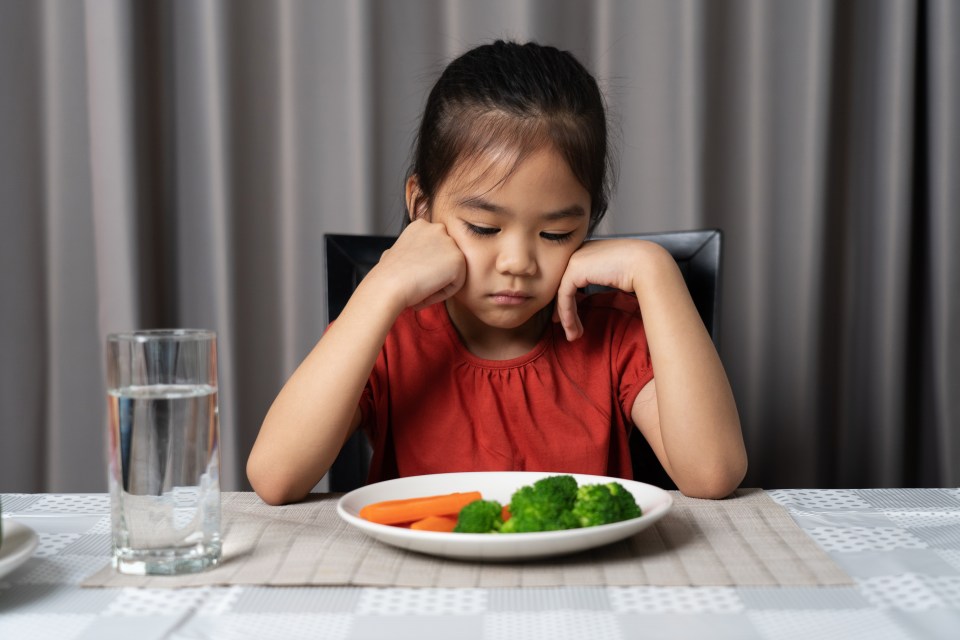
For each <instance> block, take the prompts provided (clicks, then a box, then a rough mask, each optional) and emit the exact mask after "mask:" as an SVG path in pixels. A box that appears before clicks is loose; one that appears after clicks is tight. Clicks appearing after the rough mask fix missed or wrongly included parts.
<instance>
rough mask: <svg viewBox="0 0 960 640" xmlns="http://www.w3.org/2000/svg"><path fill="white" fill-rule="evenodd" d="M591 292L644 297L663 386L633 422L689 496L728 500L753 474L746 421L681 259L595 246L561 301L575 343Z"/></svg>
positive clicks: (652, 248)
mask: <svg viewBox="0 0 960 640" xmlns="http://www.w3.org/2000/svg"><path fill="white" fill-rule="evenodd" d="M587 284H599V285H603V286H608V287H616V288H618V289H621V290H623V291H632V292H634V293H636V296H637V302H638V303H639V304H640V310H641V313H642V314H643V326H644V330H645V332H646V336H647V344H648V347H649V349H650V358H651V360H652V362H653V370H654V375H655V379H654V380H652V381H650V382H649V383H648V384H647V385H646V386H645V387H644V388H643V390H642V391H641V392H640V395H639V396H638V397H637V400H636V402H635V403H634V405H633V410H632V412H631V417H632V419H633V422H634V424H636V425H637V428H638V429H640V431H641V432H642V433H643V435H644V437H645V438H646V439H647V441H648V442H649V443H650V446H651V448H652V449H653V450H654V452H655V453H656V454H657V457H658V458H659V459H660V462H661V464H663V467H664V469H665V470H666V471H667V473H668V474H669V475H670V477H671V478H672V479H673V481H674V482H675V483H676V484H677V488H678V489H680V491H682V492H683V493H684V494H686V495H688V496H693V497H698V498H722V497H724V496H727V495H729V494H730V493H731V492H733V490H734V489H736V488H737V486H738V485H739V484H740V482H741V481H742V480H743V476H744V474H745V473H746V470H747V454H746V449H745V448H744V444H743V434H742V433H741V430H740V418H739V415H738V414H737V406H736V403H735V402H734V399H733V393H732V391H731V389H730V384H729V382H728V381H727V376H726V373H725V372H724V370H723V365H722V364H721V362H720V357H719V355H718V354H717V351H716V349H715V348H714V345H713V341H712V340H711V339H710V335H709V334H708V333H707V330H706V329H705V328H704V326H703V322H702V320H701V319H700V315H699V313H698V312H697V309H696V307H695V306H694V304H693V300H692V299H691V298H690V293H689V291H688V290H687V286H686V283H684V281H683V276H682V275H681V273H680V270H679V268H678V267H677V264H676V262H675V261H674V259H673V257H672V256H671V255H670V254H669V253H668V252H667V251H666V250H665V249H664V248H662V247H661V246H659V245H657V244H655V243H652V242H646V241H642V240H602V241H597V242H589V243H586V244H584V246H583V247H582V248H581V249H579V250H578V251H577V252H576V253H574V254H573V256H572V257H571V259H570V263H569V265H568V266H567V271H566V273H565V274H564V277H563V279H562V281H561V284H560V290H559V291H558V294H557V315H558V318H559V320H560V322H561V323H562V324H563V327H564V330H565V331H566V333H567V338H568V339H571V340H573V339H576V338H577V337H579V336H580V335H581V334H582V332H583V327H582V325H581V324H580V319H579V318H578V317H577V312H576V302H575V298H574V295H575V293H576V290H577V288H579V287H583V286H586V285H587Z"/></svg>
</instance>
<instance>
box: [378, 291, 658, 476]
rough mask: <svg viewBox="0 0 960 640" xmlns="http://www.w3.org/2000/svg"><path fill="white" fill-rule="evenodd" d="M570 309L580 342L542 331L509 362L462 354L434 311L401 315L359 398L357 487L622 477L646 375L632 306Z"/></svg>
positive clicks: (589, 301)
mask: <svg viewBox="0 0 960 640" xmlns="http://www.w3.org/2000/svg"><path fill="white" fill-rule="evenodd" d="M578 311H579V314H580V319H581V322H582V323H583V328H584V335H583V336H582V337H581V338H580V339H578V340H575V341H573V342H568V341H567V339H566V337H565V336H564V333H563V329H562V328H561V326H560V325H559V324H553V323H551V325H550V326H549V327H548V328H547V330H546V331H545V332H544V335H543V337H542V338H541V340H540V342H539V343H538V344H537V345H536V347H534V349H533V350H532V351H530V352H529V353H528V354H526V355H524V356H521V357H519V358H513V359H510V360H484V359H482V358H478V357H477V356H475V355H473V354H472V353H470V352H469V351H468V350H467V348H466V347H465V346H464V344H463V341H462V340H461V339H460V336H459V334H458V333H457V330H456V328H455V327H454V326H453V324H452V323H451V321H450V318H449V316H448V315H447V311H446V308H445V306H444V305H443V303H438V304H435V305H433V306H431V307H428V308H426V309H423V310H421V311H412V310H409V309H408V310H407V311H405V312H404V313H402V314H401V315H400V317H399V318H397V321H396V323H395V324H394V326H393V328H392V329H391V331H390V333H389V334H388V336H387V339H386V342H385V343H384V346H383V349H382V351H381V352H380V356H379V357H378V358H377V362H376V365H375V366H374V369H373V372H372V373H371V374H370V379H369V381H368V382H367V386H366V388H365V390H364V392H363V395H362V396H361V399H360V409H361V413H362V419H361V428H362V429H363V430H364V432H365V433H366V434H367V437H368V438H369V440H370V442H371V444H372V446H373V450H374V454H373V459H372V461H371V466H370V476H369V481H370V482H377V481H380V480H386V479H390V478H396V477H404V476H413V475H422V474H428V473H446V472H454V471H552V472H563V473H585V474H597V475H609V476H615V477H621V478H627V479H629V478H632V477H633V473H632V470H631V466H630V450H629V447H628V444H627V437H628V435H629V433H630V430H631V429H632V421H631V419H630V412H631V409H632V407H633V403H634V400H635V399H636V397H637V394H638V393H639V392H640V390H641V389H642V388H643V386H644V385H645V384H647V382H649V381H650V380H651V379H652V378H653V370H652V369H651V365H650V355H649V351H648V349H647V341H646V336H645V334H644V330H643V322H642V320H641V318H640V310H639V307H638V305H637V300H636V298H634V297H633V296H630V295H627V294H624V293H620V292H611V293H601V294H595V295H592V296H587V297H585V298H582V299H581V300H580V301H579V303H578ZM637 437H641V436H639V434H637Z"/></svg>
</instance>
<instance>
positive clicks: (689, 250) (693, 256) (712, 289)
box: [324, 229, 722, 491]
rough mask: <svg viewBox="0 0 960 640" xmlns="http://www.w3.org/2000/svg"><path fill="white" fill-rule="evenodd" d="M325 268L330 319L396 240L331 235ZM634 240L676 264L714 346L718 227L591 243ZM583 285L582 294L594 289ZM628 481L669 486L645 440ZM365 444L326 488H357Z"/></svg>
mask: <svg viewBox="0 0 960 640" xmlns="http://www.w3.org/2000/svg"><path fill="white" fill-rule="evenodd" d="M324 238H325V250H326V265H327V315H328V320H330V321H332V320H335V319H336V318H337V316H339V315H340V312H341V311H343V308H344V306H346V304H347V301H348V300H349V299H350V296H351V295H353V291H354V289H356V287H357V285H358V284H359V283H360V281H361V280H362V279H363V278H364V276H366V275H367V273H369V271H370V269H372V268H373V266H374V265H376V264H377V262H378V261H379V260H380V255H381V254H382V253H383V252H384V251H386V250H387V249H389V248H390V247H391V246H392V245H393V243H394V241H395V240H396V238H395V237H393V236H360V235H333V234H327V235H326V236H325V237H324ZM611 238H635V239H640V240H649V241H651V242H656V243H657V244H659V245H661V246H663V247H664V248H665V249H667V250H668V251H669V252H670V254H671V255H672V256H673V258H674V260H676V261H677V265H678V266H679V267H680V272H681V273H682V274H683V279H684V281H685V282H686V284H687V288H688V289H689V290H690V296H691V297H692V298H693V302H694V304H695V305H696V307H697V311H698V312H699V313H700V317H701V318H702V319H703V324H704V325H705V326H706V328H707V331H709V332H710V335H711V336H712V338H713V342H714V344H716V345H718V348H719V335H720V258H721V244H722V234H721V232H720V230H719V229H705V230H697V231H672V232H666V233H644V234H629V235H618V236H600V237H597V238H595V239H597V240H606V239H611ZM597 289H599V288H597V287H587V293H592V292H593V291H595V290H597ZM630 454H631V456H632V458H633V472H634V477H635V478H636V479H638V480H641V481H643V482H649V483H650V484H655V485H657V486H660V487H665V488H672V487H673V482H672V481H671V480H670V478H669V476H667V474H666V473H665V472H664V471H663V468H662V467H661V466H660V463H659V461H658V460H657V458H656V456H655V455H654V454H653V451H652V450H651V449H650V447H649V445H647V443H646V440H644V438H643V437H641V436H639V434H635V435H634V436H632V437H631V438H630ZM370 455H371V450H370V445H369V444H368V443H367V439H366V438H365V437H364V436H363V434H361V433H355V434H354V435H353V436H352V437H351V438H350V439H349V440H348V441H347V443H346V444H345V445H344V447H343V449H342V450H341V451H340V455H339V456H338V457H337V460H336V462H334V464H333V467H331V469H330V474H329V479H330V490H331V491H350V490H352V489H355V488H357V487H360V486H363V484H364V483H365V482H366V479H367V471H368V469H369V465H370Z"/></svg>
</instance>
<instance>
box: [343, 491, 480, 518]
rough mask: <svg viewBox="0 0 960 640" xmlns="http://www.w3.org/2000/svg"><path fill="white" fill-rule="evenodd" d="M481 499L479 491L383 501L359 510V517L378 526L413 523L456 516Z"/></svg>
mask: <svg viewBox="0 0 960 640" xmlns="http://www.w3.org/2000/svg"><path fill="white" fill-rule="evenodd" d="M482 498H483V497H482V496H481V495H480V492H479V491H468V492H465V493H447V494H444V495H440V496H424V497H422V498H408V499H405V500H385V501H383V502H374V503H372V504H368V505H367V506H365V507H363V508H362V509H360V517H361V518H363V519H365V520H369V521H370V522H377V523H379V524H401V523H404V522H415V521H417V520H423V519H424V518H426V517H428V516H453V515H457V514H458V513H460V509H462V508H463V507H465V506H466V505H468V504H470V503H471V502H473V501H474V500H481V499H482Z"/></svg>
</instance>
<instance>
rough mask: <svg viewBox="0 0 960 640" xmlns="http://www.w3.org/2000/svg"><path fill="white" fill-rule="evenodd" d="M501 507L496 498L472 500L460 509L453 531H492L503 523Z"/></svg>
mask: <svg viewBox="0 0 960 640" xmlns="http://www.w3.org/2000/svg"><path fill="white" fill-rule="evenodd" d="M502 510H503V507H502V506H501V505H500V503H499V502H497V501H496V500H474V501H473V502H471V503H470V504H468V505H466V506H465V507H463V508H462V509H460V515H459V516H457V525H456V526H455V527H454V528H453V530H454V532H455V533H493V532H495V531H499V530H500V527H501V526H502V525H503V518H502V517H501V513H502Z"/></svg>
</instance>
